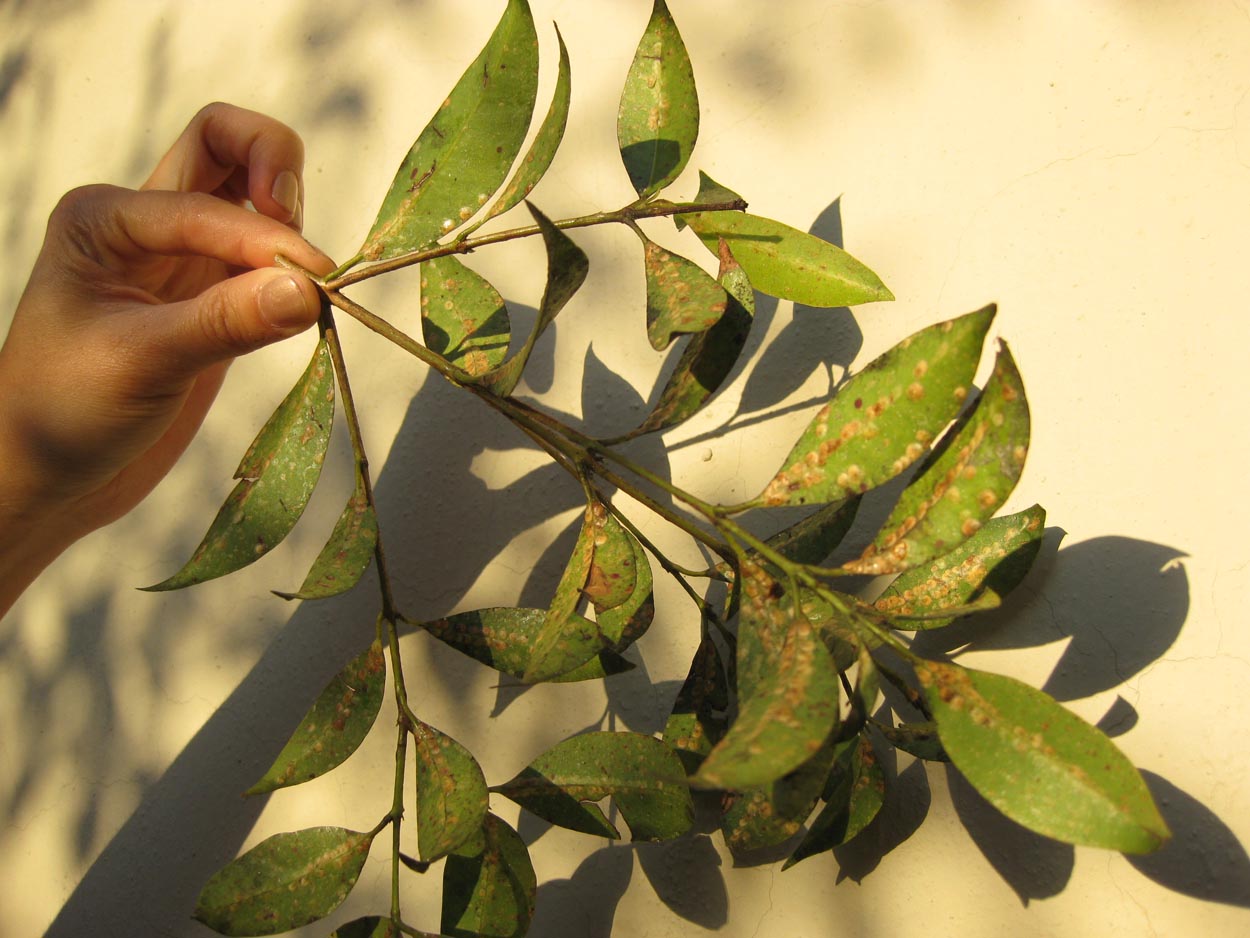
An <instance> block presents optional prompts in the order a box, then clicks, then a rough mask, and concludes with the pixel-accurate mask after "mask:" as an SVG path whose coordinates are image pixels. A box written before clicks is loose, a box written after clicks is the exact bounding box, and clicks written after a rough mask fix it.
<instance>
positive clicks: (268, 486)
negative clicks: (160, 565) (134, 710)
mask: <svg viewBox="0 0 1250 938" xmlns="http://www.w3.org/2000/svg"><path fill="white" fill-rule="evenodd" d="M333 423H334V369H333V368H332V367H331V365H330V352H329V350H328V348H327V347H326V343H325V340H324V339H322V340H321V341H320V342H318V343H317V348H316V350H315V351H314V352H313V357H312V361H311V362H309V363H308V368H307V369H306V370H305V371H304V374H303V375H302V376H301V377H300V379H299V380H298V381H297V382H295V387H293V388H291V391H290V393H289V394H287V396H286V398H285V399H284V400H283V401H282V403H281V404H279V405H278V409H277V410H275V411H274V412H273V416H271V417H270V418H269V420H268V421H266V423H265V425H264V426H263V427H262V428H261V430H260V433H258V434H257V435H256V439H255V440H253V441H252V445H251V446H249V447H248V450H247V452H246V453H245V454H244V455H243V461H242V462H240V463H239V468H238V469H237V470H235V473H234V477H235V478H236V479H241V480H242V481H241V482H239V484H238V485H236V486H235V487H234V491H232V492H231V493H230V495H229V497H228V498H227V499H226V501H225V504H223V505H222V506H221V509H220V510H219V511H218V512H217V517H216V518H214V519H213V523H212V524H211V525H209V528H208V533H207V534H205V535H204V540H202V541H201V542H200V546H199V547H197V548H196V549H195V553H193V554H192V555H191V559H190V560H188V561H187V563H186V565H185V566H184V567H183V568H182V569H181V570H179V571H178V572H177V573H175V574H174V575H173V576H171V577H170V578H169V579H167V580H165V581H163V582H161V583H157V584H156V585H155V586H147V587H144V589H146V590H149V591H152V592H156V591H161V590H175V589H182V588H183V587H187V586H193V585H195V584H196V583H203V582H204V581H205V580H212V579H214V578H216V577H219V576H225V575H226V574H227V573H233V572H234V571H235V570H240V569H242V568H243V567H246V566H247V565H248V564H250V563H255V562H256V561H257V560H259V559H260V558H261V557H263V556H264V555H265V554H267V553H268V552H269V551H271V550H272V549H273V548H274V547H276V546H277V545H278V544H279V543H280V542H281V541H282V539H283V538H284V537H286V536H287V535H288V534H290V533H291V529H292V528H293V527H295V522H297V521H299V518H300V515H302V514H303V513H304V508H305V506H306V505H307V504H308V499H309V498H310V497H311V496H312V492H313V489H314V488H315V487H316V485H317V480H318V479H319V478H320V477H321V463H322V461H323V460H324V459H325V452H326V445H327V444H328V443H329V440H330V428H331V425H332V424H333Z"/></svg>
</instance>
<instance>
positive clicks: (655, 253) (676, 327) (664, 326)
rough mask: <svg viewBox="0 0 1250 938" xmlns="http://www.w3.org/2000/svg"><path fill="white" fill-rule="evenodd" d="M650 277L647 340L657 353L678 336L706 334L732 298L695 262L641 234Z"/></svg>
mask: <svg viewBox="0 0 1250 938" xmlns="http://www.w3.org/2000/svg"><path fill="white" fill-rule="evenodd" d="M639 237H640V238H642V245H643V266H644V267H645V269H646V274H647V338H648V339H650V340H651V347H652V348H654V349H656V350H657V351H663V350H664V349H666V348H668V346H669V344H670V343H671V342H672V341H673V338H674V337H675V336H676V335H677V334H678V333H689V332H695V333H699V332H705V331H706V330H708V329H710V328H711V327H712V326H714V325H716V323H717V322H718V321H719V320H720V318H721V317H722V316H724V314H725V307H726V304H727V303H728V302H729V294H728V293H726V292H725V288H724V287H722V286H721V285H720V284H719V283H717V282H716V281H715V280H714V279H713V278H712V275H711V274H709V273H708V272H707V271H705V270H704V269H703V268H702V267H700V266H699V265H698V264H696V263H694V261H691V260H688V259H686V258H684V257H682V256H681V255H680V254H673V253H672V252H671V251H666V250H665V249H664V248H662V247H660V246H659V245H658V244H656V243H655V242H654V241H651V240H649V239H648V238H647V237H646V236H644V235H642V234H639Z"/></svg>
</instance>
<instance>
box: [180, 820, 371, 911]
mask: <svg viewBox="0 0 1250 938" xmlns="http://www.w3.org/2000/svg"><path fill="white" fill-rule="evenodd" d="M372 843H373V835H372V834H368V833H364V834H362V833H359V832H357V831H349V830H345V829H343V828H341V827H313V828H309V829H308V830H302V831H294V832H292V833H288V834H275V835H274V836H272V837H270V838H268V839H267V840H263V841H261V842H260V843H259V844H257V845H256V846H255V847H253V848H252V849H251V850H249V851H248V852H247V853H245V854H243V856H241V857H239V858H238V859H237V860H232V861H231V862H230V863H227V864H226V865H225V866H223V867H222V868H221V869H220V870H218V871H217V872H216V873H214V874H213V877H212V879H210V880H209V881H208V884H207V885H206V886H205V887H204V890H203V891H202V892H201V893H200V898H199V902H198V903H197V905H196V907H195V918H196V919H198V920H199V921H201V922H203V923H204V924H205V925H207V926H208V927H209V928H211V929H213V931H216V932H219V933H220V934H223V935H275V934H277V933H278V932H284V931H291V930H292V929H295V928H299V927H301V926H303V925H307V924H308V923H309V922H315V921H317V920H318V919H320V918H324V917H325V916H327V915H329V914H330V913H331V912H333V911H334V910H335V909H337V908H338V907H339V905H340V904H341V903H342V902H343V900H344V899H346V898H347V894H348V893H349V892H351V891H352V887H353V886H355V885H356V878H357V877H358V876H360V870H361V867H363V866H364V864H365V859H366V857H368V855H369V847H370V845H371V844H372Z"/></svg>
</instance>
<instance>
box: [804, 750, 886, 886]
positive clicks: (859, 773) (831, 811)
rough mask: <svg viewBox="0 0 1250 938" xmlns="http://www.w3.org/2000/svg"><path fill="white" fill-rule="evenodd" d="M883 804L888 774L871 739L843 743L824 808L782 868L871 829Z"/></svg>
mask: <svg viewBox="0 0 1250 938" xmlns="http://www.w3.org/2000/svg"><path fill="white" fill-rule="evenodd" d="M884 803H885V773H884V772H882V771H881V766H880V765H878V764H877V757H876V754H875V753H874V752H873V751H872V744H871V743H870V742H869V741H868V737H867V736H862V735H861V736H858V737H855V738H854V739H850V740H847V741H846V742H845V743H842V744H841V745H839V747H838V752H837V755H836V757H835V760H834V765H833V771H832V772H831V773H830V775H829V779H828V781H827V782H826V786H825V806H824V808H822V809H821V811H820V813H819V814H818V815H816V819H815V820H814V821H813V822H812V826H811V827H810V828H809V829H808V831H807V835H806V836H805V837H804V838H803V839H802V841H800V842H799V845H798V847H796V848H795V850H794V853H792V854H791V855H790V859H788V860H786V862H785V865H784V866H782V869H783V870H788V869H789V868H790V867H792V866H794V864H796V863H798V862H799V861H800V860H805V859H807V858H808V857H811V856H815V855H816V854H818V853H824V852H825V851H826V850H832V849H833V848H834V847H837V846H840V845H842V844H844V843H847V842H848V841H849V840H851V839H852V838H853V837H855V836H857V835H858V834H859V833H860V832H861V831H862V830H863V829H864V828H865V827H867V826H868V824H869V822H870V821H871V820H872V819H873V818H874V817H876V816H877V812H879V811H880V810H881V805H882V804H884Z"/></svg>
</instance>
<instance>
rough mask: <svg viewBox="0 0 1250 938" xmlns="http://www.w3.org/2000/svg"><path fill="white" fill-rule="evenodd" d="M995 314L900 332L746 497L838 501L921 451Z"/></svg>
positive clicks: (963, 383)
mask: <svg viewBox="0 0 1250 938" xmlns="http://www.w3.org/2000/svg"><path fill="white" fill-rule="evenodd" d="M993 318H994V308H993V307H992V306H987V307H986V308H985V309H982V310H979V311H977V312H975V313H969V314H968V315H966V316H961V317H959V318H958V319H952V320H949V321H948V322H943V323H938V324H937V325H934V326H930V327H929V328H927V329H923V330H921V331H920V332H917V333H916V334H915V335H912V336H910V337H909V338H907V339H904V340H903V341H902V342H900V343H899V344H898V345H896V346H895V347H894V348H892V349H890V351H888V352H886V353H885V354H884V355H882V356H881V357H879V358H877V359H876V360H875V361H873V362H872V363H871V364H869V365H868V366H867V367H866V368H864V370H863V371H861V372H859V374H857V375H855V376H854V377H853V378H851V379H850V380H849V381H847V382H846V384H845V385H843V386H842V387H841V388H840V389H839V390H838V391H837V392H836V393H835V394H834V396H833V399H832V400H831V401H830V402H829V403H828V404H826V405H825V406H824V407H822V408H821V409H820V410H819V411H818V412H817V414H816V416H815V418H814V419H813V420H812V422H811V424H810V425H808V427H807V429H806V430H804V431H803V435H802V436H801V437H799V440H798V442H797V443H795V445H794V448H793V449H792V450H791V451H790V455H789V456H787V457H786V461H785V463H784V464H783V465H782V467H781V469H780V470H779V471H778V473H777V475H776V477H775V478H774V479H773V480H772V481H771V482H770V483H769V484H768V487H767V488H765V489H764V492H763V493H762V494H761V495H760V496H759V497H758V498H757V499H755V501H753V502H751V503H749V504H751V505H795V504H798V505H802V504H806V503H809V502H834V501H841V500H842V499H844V498H847V497H848V496H850V495H855V494H858V493H861V492H866V491H867V490H868V489H871V488H875V487H876V486H878V485H881V484H882V483H883V482H888V481H889V480H890V479H892V478H894V477H895V476H896V475H898V474H899V473H901V472H902V471H903V470H904V469H906V468H907V467H909V466H910V465H911V464H912V463H914V462H915V461H916V460H917V459H919V458H920V457H921V456H922V455H923V454H924V453H925V451H926V448H927V447H928V445H929V444H930V443H931V442H932V441H933V440H934V439H935V438H936V437H937V435H938V434H939V433H940V432H941V431H942V429H943V428H944V427H945V426H946V425H947V424H948V423H949V422H950V421H951V419H952V418H954V416H955V415H956V414H957V413H958V411H959V408H960V407H961V406H962V404H963V402H964V400H965V399H966V398H967V396H968V388H969V386H970V385H971V383H972V378H973V375H974V374H975V373H976V367H977V361H978V360H979V359H980V357H981V344H982V342H983V341H984V340H985V333H986V331H987V330H988V329H989V327H990V322H991V321H992V320H993Z"/></svg>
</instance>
